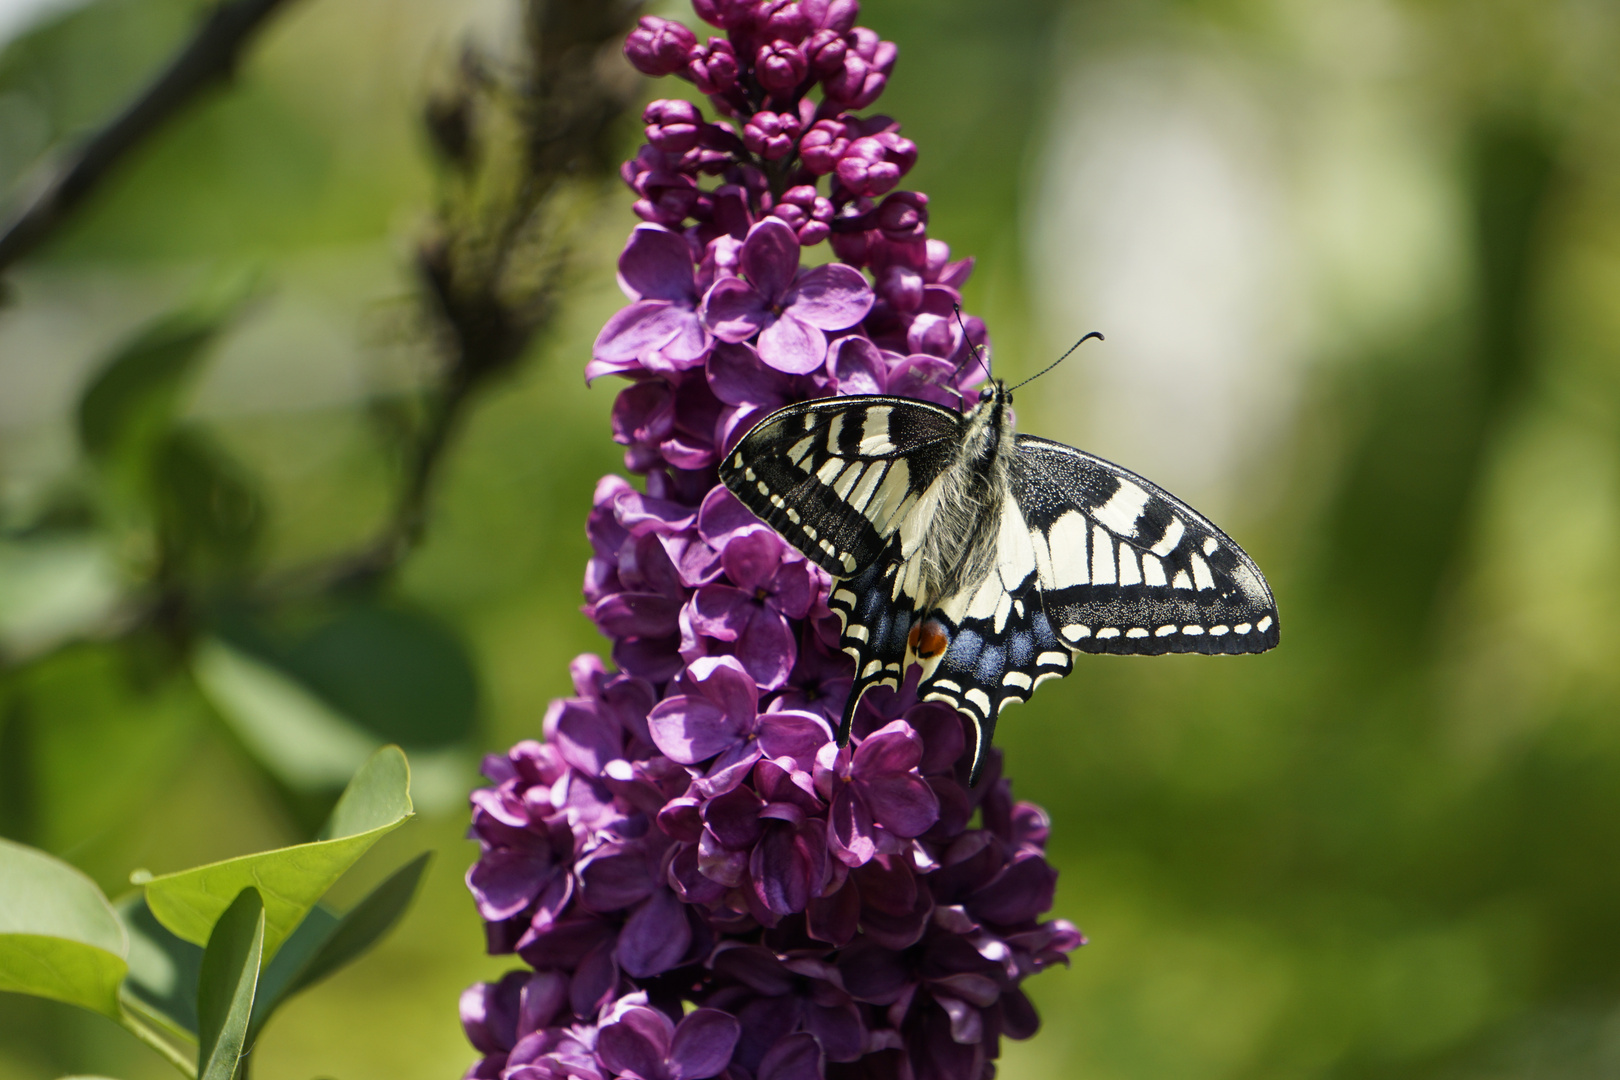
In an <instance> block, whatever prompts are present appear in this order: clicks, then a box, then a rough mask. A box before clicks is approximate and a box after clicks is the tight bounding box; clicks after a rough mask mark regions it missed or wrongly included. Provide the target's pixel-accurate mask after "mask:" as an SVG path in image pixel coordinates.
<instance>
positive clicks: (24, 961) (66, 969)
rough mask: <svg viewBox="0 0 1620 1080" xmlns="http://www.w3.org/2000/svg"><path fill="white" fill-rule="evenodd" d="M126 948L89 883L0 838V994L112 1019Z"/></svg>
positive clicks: (63, 866)
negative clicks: (72, 1007) (26, 996)
mask: <svg viewBox="0 0 1620 1080" xmlns="http://www.w3.org/2000/svg"><path fill="white" fill-rule="evenodd" d="M128 949H129V943H128V941H127V939H126V938H125V936H124V928H123V926H122V925H121V924H120V923H119V921H118V917H117V916H116V915H115V914H113V909H112V905H111V904H109V903H108V902H107V898H106V897H105V896H103V895H102V894H101V890H100V889H98V888H96V886H95V883H94V882H92V881H91V880H90V879H89V878H87V877H85V876H84V875H83V874H81V873H80V872H79V871H78V870H75V869H74V868H73V867H71V866H69V865H68V864H67V863H64V862H61V861H60V860H58V859H54V858H52V857H51V856H49V855H47V854H45V853H44V852H43V851H37V850H35V849H33V848H30V847H24V846H23V845H21V844H14V843H12V842H11V841H9V840H0V990H13V991H17V992H19V993H24V994H34V995H36V996H39V997H48V998H54V999H56V1000H57V1001H65V1002H68V1003H69V1004H72V1005H79V1006H82V1007H83V1008H86V1009H91V1010H93V1011H95V1012H99V1013H101V1014H102V1015H104V1016H110V1017H112V1018H114V1019H117V1018H118V1015H119V1011H118V984H119V983H120V982H122V981H123V978H124V972H125V971H126V970H127V967H128V965H127V964H126V963H125V961H124V956H125V954H126V953H127V952H128Z"/></svg>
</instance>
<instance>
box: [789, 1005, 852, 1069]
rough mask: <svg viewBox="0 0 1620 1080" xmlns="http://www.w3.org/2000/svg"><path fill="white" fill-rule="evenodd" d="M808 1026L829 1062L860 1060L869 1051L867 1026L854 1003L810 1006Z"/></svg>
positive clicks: (806, 1021) (806, 1024) (806, 1019)
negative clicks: (862, 1021)
mask: <svg viewBox="0 0 1620 1080" xmlns="http://www.w3.org/2000/svg"><path fill="white" fill-rule="evenodd" d="M804 1026H805V1027H806V1028H808V1029H809V1030H810V1034H812V1035H814V1036H815V1037H816V1041H817V1042H819V1043H820V1044H821V1048H822V1050H823V1051H824V1052H825V1053H826V1055H827V1060H828V1061H856V1060H859V1058H860V1056H861V1054H862V1053H863V1052H864V1051H865V1050H866V1025H865V1024H863V1023H861V1013H860V1009H858V1008H857V1007H856V1006H855V1004H854V1003H853V1002H850V1001H845V1002H842V1003H840V1004H837V1005H817V1004H814V1003H807V1004H806V1006H805V1010H804Z"/></svg>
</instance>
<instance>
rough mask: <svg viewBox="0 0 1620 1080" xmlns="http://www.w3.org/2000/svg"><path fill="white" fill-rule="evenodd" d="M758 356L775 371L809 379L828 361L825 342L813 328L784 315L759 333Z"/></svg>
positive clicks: (788, 315) (820, 334) (790, 315)
mask: <svg viewBox="0 0 1620 1080" xmlns="http://www.w3.org/2000/svg"><path fill="white" fill-rule="evenodd" d="M717 336H718V334H717ZM759 356H760V359H761V360H763V361H765V363H767V364H769V365H770V366H771V367H773V368H775V369H776V370H777V371H786V372H789V373H791V374H794V375H808V374H809V373H810V372H812V371H814V370H816V369H817V368H819V367H820V366H821V365H822V363H823V362H825V360H826V359H827V338H826V336H825V335H823V334H822V332H821V331H820V330H818V329H816V328H815V327H814V326H811V325H810V324H809V323H807V322H803V321H802V320H800V319H798V318H797V317H795V316H794V315H792V314H791V313H786V314H783V315H782V316H781V317H780V318H777V319H773V320H772V321H771V322H769V323H767V324H766V325H765V327H764V328H763V329H762V330H761V331H760V334H759Z"/></svg>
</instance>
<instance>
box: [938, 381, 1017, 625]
mask: <svg viewBox="0 0 1620 1080" xmlns="http://www.w3.org/2000/svg"><path fill="white" fill-rule="evenodd" d="M1014 448H1015V443H1014V440H1013V427H1012V410H1011V409H1009V408H1008V407H1007V405H1006V402H1005V401H1004V399H1003V397H1002V395H1001V394H1000V393H998V394H997V395H996V396H995V397H993V398H991V399H989V400H987V401H983V402H981V403H980V404H979V405H978V406H977V407H976V408H975V409H974V410H973V411H972V412H971V413H969V414H968V416H967V420H966V422H965V424H964V426H963V433H962V441H961V445H960V446H959V447H958V448H957V452H956V455H955V457H954V459H953V460H952V461H951V463H950V464H949V465H948V466H946V468H945V471H944V472H943V473H942V474H941V475H940V478H939V495H938V504H937V506H936V508H935V511H934V514H933V518H932V520H931V521H930V522H929V523H928V526H927V528H926V529H925V530H923V533H922V538H921V545H920V547H919V548H918V551H917V556H918V558H919V559H920V560H921V563H922V567H921V574H920V578H921V588H920V589H919V591H918V595H917V596H916V597H915V600H916V601H917V608H918V610H919V611H922V612H928V611H931V610H933V609H934V608H936V607H938V606H939V605H940V603H941V602H943V601H944V600H945V599H946V598H947V597H950V596H955V595H957V594H958V593H971V592H972V591H973V590H974V589H976V588H977V587H978V585H979V583H980V582H982V581H984V579H985V578H986V577H988V576H989V574H990V571H991V569H992V568H993V567H994V566H995V561H996V534H997V531H998V528H999V525H1000V521H999V518H998V516H997V511H998V510H999V509H1000V507H1001V505H1002V503H1003V501H1004V500H1005V498H1006V495H1007V490H1008V486H1009V484H1010V483H1011V472H1010V463H1011V459H1012V453H1013V451H1014Z"/></svg>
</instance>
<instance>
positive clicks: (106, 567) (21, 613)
mask: <svg viewBox="0 0 1620 1080" xmlns="http://www.w3.org/2000/svg"><path fill="white" fill-rule="evenodd" d="M118 599H119V589H118V573H117V569H116V566H115V565H114V562H113V559H112V557H111V555H110V554H109V552H108V550H107V545H106V543H105V542H104V541H102V540H101V539H100V538H98V537H95V536H92V535H89V534H85V533H70V534H68V535H60V534H57V535H47V536H44V537H40V538H37V539H29V540H27V541H21V542H19V541H10V540H5V541H0V646H3V647H4V648H5V649H6V651H7V652H8V653H10V654H11V655H13V656H15V655H19V654H21V655H34V654H37V653H39V652H42V651H44V650H45V649H47V648H50V647H51V646H53V645H55V644H57V643H58V642H60V641H62V640H63V639H65V638H70V637H72V636H74V635H77V634H82V633H85V632H86V631H88V630H90V629H91V628H93V627H95V626H97V625H100V624H101V623H102V622H103V621H104V620H105V619H106V618H107V616H108V614H109V613H110V612H111V611H112V609H113V606H114V605H115V604H116V603H117V602H118Z"/></svg>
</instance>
